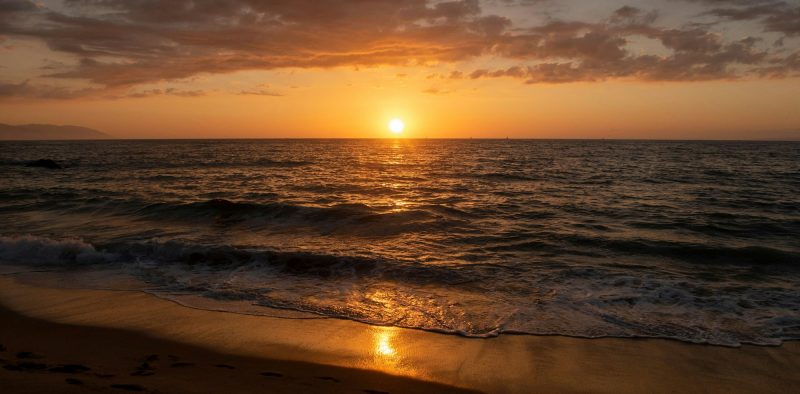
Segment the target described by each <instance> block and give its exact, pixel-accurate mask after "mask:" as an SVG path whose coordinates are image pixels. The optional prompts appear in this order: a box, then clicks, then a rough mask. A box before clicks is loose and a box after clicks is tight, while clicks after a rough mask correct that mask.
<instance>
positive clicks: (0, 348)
mask: <svg viewBox="0 0 800 394" xmlns="http://www.w3.org/2000/svg"><path fill="white" fill-rule="evenodd" d="M4 351H6V347H5V346H3V345H2V344H0V352H4Z"/></svg>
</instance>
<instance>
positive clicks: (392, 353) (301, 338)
mask: <svg viewBox="0 0 800 394" xmlns="http://www.w3.org/2000/svg"><path fill="white" fill-rule="evenodd" d="M0 305H3V307H4V309H7V310H5V311H2V313H0V317H2V319H3V322H4V324H3V325H2V327H0V343H2V344H3V345H4V346H6V347H7V348H8V349H9V350H7V351H5V352H0V359H4V360H5V361H4V362H5V363H7V364H8V363H14V362H20V360H14V359H13V353H12V352H11V351H12V350H13V352H21V351H32V352H35V353H40V354H43V355H50V354H58V353H59V352H61V354H62V357H61V358H65V357H66V356H70V357H72V358H75V360H68V359H64V360H59V361H58V362H59V363H74V362H80V360H78V359H83V358H86V359H91V358H93V357H100V353H103V354H104V357H105V359H97V360H96V362H95V363H99V364H102V365H117V367H115V368H117V369H120V368H123V365H118V364H120V363H123V361H124V362H125V363H126V364H125V365H124V366H125V368H128V370H131V369H133V368H134V367H135V366H136V365H135V362H137V360H138V362H141V360H139V359H141V358H142V357H146V356H147V355H146V354H144V353H146V352H143V349H142V348H144V347H148V348H150V349H155V350H157V349H159V348H164V349H179V350H180V353H183V354H188V355H189V356H185V355H183V354H175V355H176V356H180V357H181V360H180V361H176V362H174V363H173V364H175V363H179V364H180V363H185V362H190V363H192V364H196V365H201V363H197V362H195V361H184V360H183V359H184V358H186V360H188V359H189V358H193V359H204V360H206V362H205V363H203V364H202V365H203V366H204V367H202V368H201V367H198V368H195V369H192V368H188V367H187V368H166V369H165V370H166V371H168V373H156V375H154V376H147V377H129V376H125V377H126V378H131V379H133V380H137V379H138V381H139V382H141V383H139V384H141V385H142V386H143V387H146V388H147V389H150V387H147V386H146V384H148V382H150V383H149V384H150V385H151V386H153V388H156V389H158V388H159V387H163V389H161V390H162V391H175V388H178V387H179V386H178V385H179V384H189V383H192V384H194V385H195V386H197V387H195V386H185V388H187V389H186V390H182V389H178V391H196V392H203V391H202V389H203V387H206V388H205V389H206V390H210V388H211V386H213V385H214V382H216V381H217V380H219V379H221V378H219V376H221V372H220V371H219V368H214V367H212V366H208V365H211V361H210V360H211V359H212V358H214V357H215V358H216V359H228V358H232V359H233V360H234V361H230V362H231V363H233V362H235V363H238V364H241V365H245V366H249V367H242V368H237V371H239V370H241V371H245V370H247V371H248V373H249V375H246V376H245V375H243V376H244V378H242V379H238V378H237V379H236V382H237V386H236V387H231V388H230V389H231V390H234V391H235V390H236V389H237V387H239V388H240V389H241V390H242V391H248V390H250V389H253V388H254V387H255V386H252V385H258V384H263V383H264V377H265V376H261V375H260V374H258V373H255V369H257V368H256V366H257V365H268V366H270V368H271V369H283V370H287V371H291V372H290V373H284V372H278V373H280V374H282V375H283V376H286V377H289V376H304V378H303V379H300V378H297V379H294V378H292V379H283V380H281V379H273V380H274V381H271V384H273V385H277V386H275V387H280V388H275V389H274V391H277V392H280V390H282V389H285V390H287V391H292V390H295V391H296V390H298V387H303V389H302V390H304V391H314V392H327V391H345V392H363V391H364V390H374V391H376V392H380V391H384V392H409V391H413V392H458V391H463V389H457V388H456V387H462V388H464V389H471V390H478V391H484V392H499V393H522V392H526V391H530V390H535V391H543V392H579V391H580V392H586V391H590V392H643V391H647V392H675V391H681V392H776V393H777V392H792V391H797V390H798V389H800V343H798V342H797V341H791V342H784V344H783V345H782V346H759V345H743V346H741V347H738V348H732V347H721V346H714V345H702V344H689V343H683V342H678V341H674V340H667V339H647V338H600V339H585V338H574V337H565V336H557V335H554V336H538V335H527V334H526V335H517V334H509V335H501V336H499V337H493V338H466V337H462V336H456V335H450V334H442V333H435V332H430V331H422V330H414V329H403V328H394V327H381V326H372V325H368V324H365V323H359V322H354V321H351V320H341V319H311V320H294V319H285V318H280V317H266V316H253V315H244V314H237V313H224V312H222V313H221V312H217V311H208V310H203V309H196V308H192V307H186V306H183V305H180V304H179V303H177V302H175V301H172V300H166V299H163V298H159V297H156V296H154V295H150V294H148V293H144V292H141V291H135V290H132V291H106V290H80V289H59V288H46V287H41V286H35V285H30V284H23V283H20V281H18V280H16V279H14V278H13V277H0ZM9 321H10V322H15V323H14V324H8V322H9ZM19 322H23V323H19ZM26 322H27V323H26ZM31 326H39V327H47V328H46V330H45V329H42V330H44V331H42V332H48V333H52V336H50V338H51V339H42V338H39V339H31V340H30V342H27V343H22V342H20V340H19V338H16V337H19V336H24V335H29V334H28V331H31V330H29V329H30V327H31ZM33 331H35V330H33ZM33 331H31V332H33ZM109 332H112V333H109ZM21 333H22V334H24V335H21ZM64 333H71V334H74V335H71V336H70V338H71V339H70V341H69V342H72V341H73V340H74V341H78V342H81V343H82V344H83V348H81V347H79V348H77V349H75V348H73V349H64V348H63V347H62V348H61V349H59V346H58V345H57V343H54V340H52V338H57V339H58V341H61V342H64V341H63V338H64V335H65V334H64ZM30 335H31V336H32V335H33V334H30ZM95 336H97V337H99V338H106V339H96V338H94V337H95ZM118 336H122V337H124V338H125V340H124V341H122V342H124V343H126V344H128V343H139V347H138V348H137V347H135V346H134V347H133V348H131V346H130V345H123V346H121V347H120V346H119V345H117V344H115V345H114V346H117V347H120V349H121V350H119V357H115V356H114V354H113V353H108V352H103V351H99V352H89V351H85V350H81V349H85V348H90V347H92V346H95V347H97V345H92V344H93V343H97V342H98V341H99V342H103V341H107V340H108V339H107V338H109V337H113V338H118V339H119V338H121V337H118ZM37 341H38V342H37ZM58 341H55V342H58ZM112 342H113V341H112ZM118 342H119V341H118ZM122 342H120V343H122ZM37 343H40V344H41V349H36V348H33V347H34V345H36V344H37ZM114 343H116V342H114ZM22 345H27V346H28V347H31V348H30V349H22V348H21V347H20V346H22ZM64 346H68V345H64ZM101 350H102V349H101ZM176 352H177V350H176ZM94 353H97V354H94ZM150 353H152V354H158V353H164V352H163V351H162V352H157V351H152V352H150ZM173 354H174V353H173ZM209 354H211V355H214V357H211V356H209ZM161 357H162V359H163V357H165V356H164V355H162V356H161ZM33 361H36V360H33ZM162 362H163V361H162ZM219 363H220V364H226V365H227V364H228V363H226V362H219ZM87 366H88V364H87ZM209 368H210V371H211V372H209ZM123 369H124V368H123ZM162 369H164V368H162ZM128 372H130V371H128ZM173 372H174V375H175V376H177V377H180V379H178V378H177V377H176V378H175V379H170V378H169V376H167V375H170V376H171V375H173ZM178 372H180V373H178ZM224 372H225V373H228V375H227V376H228V377H227V378H225V379H222V381H223V382H224V381H230V371H224ZM310 372H313V373H310ZM45 375H48V374H44V373H36V372H31V373H21V372H18V371H8V370H6V369H0V376H1V377H2V379H0V380H3V381H5V380H6V379H10V378H9V376H15V377H16V378H19V377H20V376H22V377H23V378H25V377H27V380H26V379H22V378H20V379H22V380H19V381H17V380H13V381H12V382H16V383H14V384H18V385H15V386H12V387H17V388H20V389H22V388H25V387H28V388H30V389H34V388H35V384H38V383H36V381H44V380H47V379H50V378H47V379H44V378H42V376H45ZM50 375H52V374H50ZM56 375H58V374H56ZM161 375H163V376H164V377H159V376H161ZM317 375H320V376H324V377H331V378H333V379H335V380H338V381H339V384H340V385H337V386H333V387H331V386H330V384H331V382H333V380H322V379H317V378H318V377H320V376H317ZM334 375H336V376H334ZM48 376H49V375H48ZM54 376H55V375H54ZM191 376H194V378H191ZM156 377H158V378H156ZM16 378H15V379H16ZM55 378H57V379H58V380H59V382H58V384H56V383H55V382H53V384H54V386H51V387H59V386H64V387H66V388H65V390H71V389H79V388H80V387H78V386H74V387H73V386H71V385H67V384H65V383H64V379H65V376H63V374H62V375H58V376H56V377H55ZM55 378H54V379H55ZM134 378H137V379H134ZM139 378H141V379H139ZM255 378H258V379H255ZM93 379H94V378H93ZM97 379H100V378H97ZM131 379H127V380H131ZM95 380H96V379H95ZM206 380H208V381H209V382H210V383H208V384H207V385H206V386H202V385H199V383H200V382H202V381H206ZM275 381H277V382H275ZM182 382H183V383H182ZM187 382H188V383H187ZM372 382H375V383H381V384H384V386H382V387H384V388H381V387H378V386H376V385H374V384H373V385H372V386H375V387H372V386H369V387H367V386H368V385H367V383H372ZM664 382H670V385H666V387H665V385H664ZM26 384H31V385H33V386H26ZM41 384H42V386H41V387H48V386H47V385H45V384H44V383H41ZM122 384H124V383H122ZM325 384H327V386H326V385H325ZM348 384H349V386H346V385H348ZM159 385H163V386H159ZM298 385H300V386H298ZM386 385H393V386H392V387H391V388H388V386H386ZM345 386H346V387H345ZM362 386H363V387H362ZM97 387H98V388H102V387H105V386H102V387H101V386H97ZM191 387H194V389H191ZM270 387H272V386H270ZM84 388H85V387H84ZM106 388H107V387H106ZM170 388H172V390H170ZM109 390H111V389H109ZM198 390H199V391H198ZM33 391H36V390H33Z"/></svg>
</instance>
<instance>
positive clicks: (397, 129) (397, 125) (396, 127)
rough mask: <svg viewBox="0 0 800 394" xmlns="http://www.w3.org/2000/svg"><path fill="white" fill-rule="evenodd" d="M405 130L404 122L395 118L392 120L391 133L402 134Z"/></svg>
mask: <svg viewBox="0 0 800 394" xmlns="http://www.w3.org/2000/svg"><path fill="white" fill-rule="evenodd" d="M405 128H406V124H405V123H403V121H402V120H400V119H396V118H395V119H392V120H391V121H389V131H391V132H392V133H394V134H400V133H402V132H403V130H405Z"/></svg>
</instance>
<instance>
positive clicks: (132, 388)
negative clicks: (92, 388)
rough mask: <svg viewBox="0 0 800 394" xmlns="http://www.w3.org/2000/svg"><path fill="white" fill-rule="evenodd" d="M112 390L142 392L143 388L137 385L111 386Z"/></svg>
mask: <svg viewBox="0 0 800 394" xmlns="http://www.w3.org/2000/svg"><path fill="white" fill-rule="evenodd" d="M111 387H112V388H115V389H120V390H128V391H144V387H142V386H140V385H138V384H112V385H111Z"/></svg>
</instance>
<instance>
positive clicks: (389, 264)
mask: <svg viewBox="0 0 800 394" xmlns="http://www.w3.org/2000/svg"><path fill="white" fill-rule="evenodd" d="M0 261H4V262H10V263H17V264H25V265H41V266H48V265H55V266H66V267H74V266H79V265H80V266H85V265H91V264H112V263H115V264H123V265H124V264H147V265H150V266H152V265H155V266H160V267H164V266H169V265H178V266H183V267H186V268H187V269H189V268H190V267H205V268H209V269H217V270H234V269H240V268H243V267H250V268H258V269H265V270H269V271H270V272H273V273H281V274H286V275H293V276H309V277H319V278H343V277H350V278H353V277H365V276H373V277H381V278H385V279H391V280H397V281H404V280H405V281H414V282H416V283H421V282H436V283H441V284H447V283H462V282H466V281H467V280H468V279H467V278H465V277H464V276H463V275H461V274H459V273H458V271H456V270H452V269H449V268H448V267H447V266H425V265H421V264H418V263H414V262H409V261H400V260H391V259H379V258H366V257H359V256H347V255H334V254H323V253H313V252H305V251H280V250H269V249H258V248H247V247H237V246H232V245H203V244H198V243H192V242H184V241H178V240H172V241H166V242H157V241H145V242H112V243H107V244H100V245H97V246H95V245H93V244H90V243H86V242H84V241H82V240H79V239H52V238H48V237H41V236H34V235H22V236H12V237H6V236H0Z"/></svg>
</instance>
